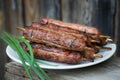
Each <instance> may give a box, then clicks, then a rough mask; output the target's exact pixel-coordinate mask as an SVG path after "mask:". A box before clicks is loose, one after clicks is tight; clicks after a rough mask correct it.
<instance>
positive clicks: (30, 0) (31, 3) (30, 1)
mask: <svg viewBox="0 0 120 80" xmlns="http://www.w3.org/2000/svg"><path fill="white" fill-rule="evenodd" d="M23 4H24V16H25V25H26V26H29V25H31V24H32V22H35V21H36V20H37V19H38V18H39V7H38V5H39V4H38V0H23Z"/></svg>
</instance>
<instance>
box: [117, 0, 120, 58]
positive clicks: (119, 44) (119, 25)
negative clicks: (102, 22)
mask: <svg viewBox="0 0 120 80" xmlns="http://www.w3.org/2000/svg"><path fill="white" fill-rule="evenodd" d="M119 8H120V1H119V0H117V16H116V18H117V20H116V25H117V27H116V43H117V51H116V53H117V56H119V57H120V49H119V47H120V33H119V30H120V10H119Z"/></svg>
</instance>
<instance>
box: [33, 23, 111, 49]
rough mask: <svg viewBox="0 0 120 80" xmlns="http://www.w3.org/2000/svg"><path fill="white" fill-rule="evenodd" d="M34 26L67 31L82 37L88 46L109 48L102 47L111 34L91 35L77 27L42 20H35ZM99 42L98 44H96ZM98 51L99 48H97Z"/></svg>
mask: <svg viewBox="0 0 120 80" xmlns="http://www.w3.org/2000/svg"><path fill="white" fill-rule="evenodd" d="M32 27H35V28H36V29H39V28H45V29H49V30H53V31H57V32H60V33H61V32H63V33H66V34H68V35H73V36H75V37H77V38H78V39H82V40H84V41H85V42H86V45H87V46H90V47H92V48H93V47H94V48H97V49H100V48H102V49H109V48H105V47H102V46H103V45H105V44H106V43H107V42H108V40H107V39H108V38H109V36H106V37H98V36H99V35H98V36H97V37H95V36H94V38H93V37H91V35H89V34H86V33H84V32H80V31H79V30H75V29H71V28H68V27H61V26H58V25H55V24H48V23H47V24H42V23H41V21H40V23H39V22H35V23H33V24H32ZM93 44H94V45H93ZM96 44H97V45H96ZM96 51H97V50H96Z"/></svg>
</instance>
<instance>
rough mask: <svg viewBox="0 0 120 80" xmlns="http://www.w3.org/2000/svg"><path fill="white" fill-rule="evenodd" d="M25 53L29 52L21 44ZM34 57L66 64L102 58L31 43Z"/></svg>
mask: <svg viewBox="0 0 120 80" xmlns="http://www.w3.org/2000/svg"><path fill="white" fill-rule="evenodd" d="M21 45H22V46H23V48H24V49H25V50H26V51H29V50H28V48H27V47H26V45H25V44H24V43H21ZM31 46H32V49H33V52H34V56H35V57H36V58H39V59H43V60H49V61H54V62H62V63H68V64H77V63H79V62H80V61H84V60H85V61H91V60H93V59H94V58H97V57H102V55H101V54H91V53H90V52H89V53H90V54H87V55H85V54H84V53H82V52H77V51H70V50H65V49H61V48H56V47H51V46H47V45H44V44H38V43H31Z"/></svg>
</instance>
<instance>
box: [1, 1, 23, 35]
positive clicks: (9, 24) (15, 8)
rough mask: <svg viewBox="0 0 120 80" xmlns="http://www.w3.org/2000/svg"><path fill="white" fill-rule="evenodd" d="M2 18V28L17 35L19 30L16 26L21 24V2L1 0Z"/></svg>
mask: <svg viewBox="0 0 120 80" xmlns="http://www.w3.org/2000/svg"><path fill="white" fill-rule="evenodd" d="M3 14H4V15H3V16H4V17H3V18H4V22H3V23H4V29H6V30H7V31H9V32H10V33H12V34H14V35H18V34H19V32H18V30H16V27H18V26H22V25H23V17H22V2H21V0H17V1H14V0H9V1H8V0H4V1H3Z"/></svg>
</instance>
